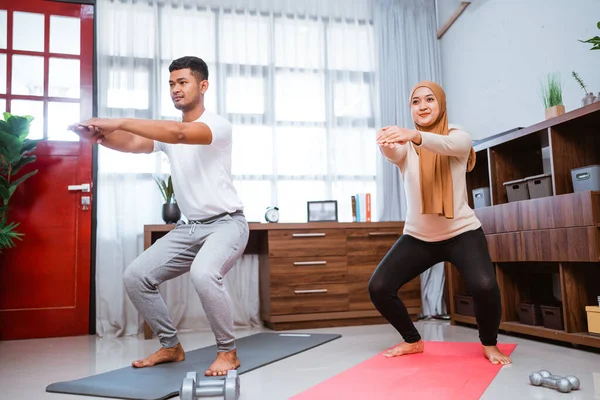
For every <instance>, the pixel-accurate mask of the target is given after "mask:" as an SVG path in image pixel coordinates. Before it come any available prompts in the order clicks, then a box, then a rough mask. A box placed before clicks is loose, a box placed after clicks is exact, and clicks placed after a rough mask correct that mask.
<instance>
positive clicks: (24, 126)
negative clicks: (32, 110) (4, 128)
mask: <svg viewBox="0 0 600 400" xmlns="http://www.w3.org/2000/svg"><path fill="white" fill-rule="evenodd" d="M6 122H7V123H8V125H9V126H10V129H11V132H10V133H11V134H12V135H14V136H16V137H18V138H19V142H22V141H23V140H25V138H26V137H27V135H29V121H28V120H27V118H25V117H19V116H16V115H13V116H12V117H10V118H9V119H8V121H6Z"/></svg>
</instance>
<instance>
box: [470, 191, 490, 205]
mask: <svg viewBox="0 0 600 400" xmlns="http://www.w3.org/2000/svg"><path fill="white" fill-rule="evenodd" d="M473 205H474V206H475V207H474V208H483V207H489V206H491V205H492V202H491V201H490V188H489V187H482V188H478V189H473Z"/></svg>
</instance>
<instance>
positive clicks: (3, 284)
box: [0, 0, 94, 340]
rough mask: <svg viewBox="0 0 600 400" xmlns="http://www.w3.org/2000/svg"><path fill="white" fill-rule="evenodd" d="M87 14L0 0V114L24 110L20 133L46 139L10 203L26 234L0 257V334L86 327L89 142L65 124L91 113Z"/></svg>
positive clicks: (78, 8)
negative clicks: (26, 126)
mask: <svg viewBox="0 0 600 400" xmlns="http://www.w3.org/2000/svg"><path fill="white" fill-rule="evenodd" d="M93 12H94V9H93V7H92V6H90V5H80V4H69V3H59V2H51V1H43V0H19V1H14V0H0V112H3V111H4V110H6V111H8V112H10V113H12V114H14V115H33V116H34V117H35V120H34V122H33V123H32V125H31V129H30V135H29V138H30V139H38V138H45V139H46V140H44V141H42V142H40V143H39V144H38V147H37V149H36V151H35V154H36V155H37V160H36V162H34V163H32V164H29V165H28V166H27V167H26V168H27V170H24V171H22V172H20V173H19V174H22V173H27V172H28V171H30V170H33V169H37V170H38V173H37V174H36V175H34V176H33V177H31V178H29V179H28V180H27V181H25V183H24V184H22V185H21V186H20V187H19V188H18V189H17V191H16V192H15V194H14V195H13V197H12V198H11V200H10V204H9V205H10V206H11V211H10V214H9V221H10V220H13V221H16V222H18V223H19V224H20V225H19V227H18V228H17V230H18V231H19V232H22V233H24V234H25V236H24V237H23V240H22V241H16V247H15V248H12V249H8V250H5V251H4V252H3V253H2V254H0V340H9V339H24V338H39V337H53V336H70V335H82V334H87V333H88V330H89V325H90V265H91V262H90V261H91V257H90V254H91V227H92V206H91V204H92V202H91V194H92V192H91V191H87V190H88V189H87V187H89V186H91V184H92V149H91V147H90V145H89V142H87V143H86V142H81V141H80V140H79V139H78V137H77V136H76V135H74V134H73V133H72V132H69V131H67V130H66V127H67V126H68V125H69V124H72V123H76V122H78V121H80V120H81V119H84V118H90V117H91V116H92V113H93V102H92V99H93V92H92V86H93V48H94V47H93V46H94V43H93V33H94V31H93ZM1 75H4V76H1ZM24 169H25V168H24ZM70 186H71V188H69V187H70ZM88 200H89V202H90V205H89V206H87V205H83V203H87V202H88Z"/></svg>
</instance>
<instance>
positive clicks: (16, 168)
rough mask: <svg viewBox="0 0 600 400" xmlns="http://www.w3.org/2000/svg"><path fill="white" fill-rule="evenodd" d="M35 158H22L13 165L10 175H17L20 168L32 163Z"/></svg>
mask: <svg viewBox="0 0 600 400" xmlns="http://www.w3.org/2000/svg"><path fill="white" fill-rule="evenodd" d="M36 158H37V157H36V156H25V157H22V158H21V159H20V160H19V161H18V162H17V163H16V164H15V165H13V168H12V173H13V174H17V173H18V172H19V170H20V169H21V168H23V167H24V166H25V165H27V164H30V163H32V162H34V161H35V160H36Z"/></svg>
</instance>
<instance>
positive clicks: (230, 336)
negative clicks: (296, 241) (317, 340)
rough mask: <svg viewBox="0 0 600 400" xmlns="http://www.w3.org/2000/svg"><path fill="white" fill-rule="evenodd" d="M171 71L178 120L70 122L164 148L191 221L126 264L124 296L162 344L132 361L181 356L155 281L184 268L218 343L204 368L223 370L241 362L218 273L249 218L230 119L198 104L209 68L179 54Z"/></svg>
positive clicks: (124, 142) (98, 135)
mask: <svg viewBox="0 0 600 400" xmlns="http://www.w3.org/2000/svg"><path fill="white" fill-rule="evenodd" d="M169 71H170V80H169V85H170V87H171V98H172V100H173V104H174V105H175V108H177V109H178V110H181V112H182V114H183V119H182V122H175V121H150V120H136V119H98V118H94V119H91V120H88V121H84V122H82V123H80V124H77V125H75V126H73V127H72V129H73V130H74V131H75V132H76V133H78V134H79V135H80V136H83V137H85V138H88V139H91V140H92V141H94V142H96V143H101V144H102V145H104V146H106V147H109V148H111V149H115V150H119V151H123V152H130V153H152V152H156V151H163V152H165V153H166V154H167V156H168V157H169V160H170V164H171V176H172V179H173V187H174V191H175V196H176V198H177V202H178V204H179V207H180V208H181V210H182V212H183V214H184V215H185V216H186V217H187V218H188V220H189V224H183V223H178V224H177V226H176V227H175V229H173V230H172V231H170V232H169V233H168V234H167V235H165V236H164V237H163V238H161V239H159V240H158V241H157V242H156V243H155V244H154V245H152V246H151V247H150V248H149V249H147V250H146V251H145V252H144V253H142V254H141V255H140V256H139V257H138V258H137V259H136V260H135V261H134V262H133V263H132V264H131V265H129V266H128V267H127V268H126V270H125V273H124V282H125V288H126V290H127V293H128V295H129V298H130V299H131V301H132V302H133V304H134V305H135V307H136V308H137V309H138V311H139V312H140V313H141V314H142V316H143V317H144V320H146V322H147V323H148V324H149V325H150V327H151V328H152V330H153V331H154V332H155V333H156V334H157V336H158V338H159V340H160V344H161V346H162V347H161V349H159V350H158V351H157V352H155V353H154V354H152V355H150V356H149V357H147V358H145V359H142V360H137V361H134V362H133V363H132V365H133V366H134V367H136V368H143V367H149V366H152V365H156V364H160V363H166V362H174V361H183V360H184V359H185V352H184V350H183V348H182V346H181V344H180V343H179V340H178V339H177V331H176V329H175V327H174V326H173V323H172V322H171V319H170V318H169V315H168V311H167V307H166V305H165V303H164V301H163V299H162V297H161V295H160V293H159V291H158V285H159V284H160V283H162V282H164V281H166V280H169V279H173V278H175V277H177V276H179V275H181V274H183V273H185V272H188V271H189V272H190V276H191V279H192V283H193V284H194V287H195V289H196V292H197V293H198V296H199V297H200V300H201V302H202V306H203V308H204V310H205V312H206V315H207V317H208V320H209V322H210V326H211V328H212V330H213V332H214V335H215V338H216V342H217V347H218V352H217V358H216V360H215V361H214V363H213V364H212V365H211V366H210V367H209V368H208V369H207V370H206V372H205V375H207V376H208V375H210V376H217V375H226V374H227V371H228V370H230V369H236V368H238V367H239V365H240V361H239V360H238V358H237V354H236V348H235V341H234V339H235V336H234V328H233V316H232V312H231V306H230V299H229V295H228V293H227V291H226V290H225V287H224V285H223V278H224V276H225V274H227V272H228V271H229V270H230V269H231V267H232V266H233V265H234V264H235V262H236V260H237V259H238V258H239V257H240V256H241V255H242V254H243V252H244V249H245V247H246V244H247V242H248V224H247V222H246V219H245V217H244V214H243V212H242V209H243V207H242V203H241V201H240V199H239V198H238V195H237V192H236V190H235V188H234V186H233V182H232V177H231V145H232V136H231V124H230V123H229V122H228V121H227V120H225V119H224V118H222V117H220V116H218V115H216V114H213V113H211V112H210V111H207V110H205V108H204V94H205V93H206V91H207V90H208V67H207V65H206V63H205V62H204V61H203V60H201V59H199V58H197V57H183V58H180V59H177V60H175V61H173V62H172V64H171V65H170V66H169Z"/></svg>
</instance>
